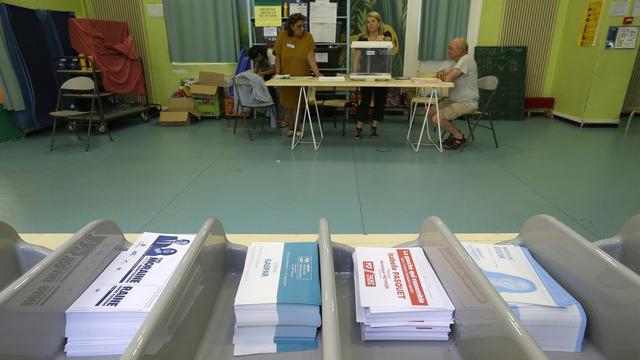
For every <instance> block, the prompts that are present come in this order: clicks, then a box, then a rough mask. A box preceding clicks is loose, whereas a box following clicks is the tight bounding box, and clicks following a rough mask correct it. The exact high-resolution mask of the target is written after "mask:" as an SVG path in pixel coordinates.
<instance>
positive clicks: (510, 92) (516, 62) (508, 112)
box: [474, 46, 527, 120]
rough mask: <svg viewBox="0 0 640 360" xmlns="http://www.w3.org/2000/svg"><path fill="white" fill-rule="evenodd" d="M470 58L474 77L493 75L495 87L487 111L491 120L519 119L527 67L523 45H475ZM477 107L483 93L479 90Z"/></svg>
mask: <svg viewBox="0 0 640 360" xmlns="http://www.w3.org/2000/svg"><path fill="white" fill-rule="evenodd" d="M474 58H475V60H476V63H477V64H478V78H481V77H483V76H489V75H493V76H497V77H498V80H499V84H498V89H497V90H496V93H495V95H494V97H493V100H491V103H492V104H491V105H490V107H489V112H490V113H491V117H492V118H493V119H508V120H522V119H523V118H524V95H525V81H526V70H527V47H526V46H476V48H475V53H474ZM480 98H481V99H480V100H481V103H480V106H482V105H483V104H482V100H483V98H486V96H485V94H483V92H482V91H481V92H480Z"/></svg>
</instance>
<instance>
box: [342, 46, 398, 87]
mask: <svg viewBox="0 0 640 360" xmlns="http://www.w3.org/2000/svg"><path fill="white" fill-rule="evenodd" d="M392 48H393V44H392V43H391V41H354V42H353V43H351V58H352V59H353V61H352V65H351V66H352V67H351V79H354V80H385V79H391V55H392V54H391V50H392Z"/></svg>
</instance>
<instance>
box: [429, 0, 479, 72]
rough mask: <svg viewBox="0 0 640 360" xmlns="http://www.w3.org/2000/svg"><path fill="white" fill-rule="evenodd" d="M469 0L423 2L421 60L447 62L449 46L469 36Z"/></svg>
mask: <svg viewBox="0 0 640 360" xmlns="http://www.w3.org/2000/svg"><path fill="white" fill-rule="evenodd" d="M469 2H470V1H469V0H423V1H422V16H421V19H422V20H421V24H420V49H419V52H418V58H419V59H420V60H447V59H448V58H447V44H448V43H449V41H451V39H453V38H454V37H456V36H462V37H466V36H467V24H468V22H469Z"/></svg>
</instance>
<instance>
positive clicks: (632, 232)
mask: <svg viewBox="0 0 640 360" xmlns="http://www.w3.org/2000/svg"><path fill="white" fill-rule="evenodd" d="M594 245H595V246H597V247H599V248H600V249H602V250H603V251H604V252H606V253H607V254H609V255H610V256H611V257H613V258H614V259H616V260H618V261H620V262H621V263H623V264H624V265H625V266H626V267H628V268H629V269H631V270H633V271H634V272H635V273H636V274H640V214H638V215H636V216H633V217H632V218H630V219H629V220H627V221H626V222H625V223H624V224H623V225H622V227H621V228H620V230H619V231H618V233H617V234H616V235H614V236H613V237H611V238H609V239H603V240H598V241H596V242H595V243H594Z"/></svg>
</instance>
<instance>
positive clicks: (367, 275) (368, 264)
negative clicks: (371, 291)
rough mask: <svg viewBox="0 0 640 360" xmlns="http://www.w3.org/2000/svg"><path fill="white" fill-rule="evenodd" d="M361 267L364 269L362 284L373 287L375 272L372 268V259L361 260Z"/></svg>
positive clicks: (374, 284)
mask: <svg viewBox="0 0 640 360" xmlns="http://www.w3.org/2000/svg"><path fill="white" fill-rule="evenodd" d="M362 268H363V269H364V285H365V286H366V287H375V286H376V273H375V271H374V268H373V261H363V262H362Z"/></svg>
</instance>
